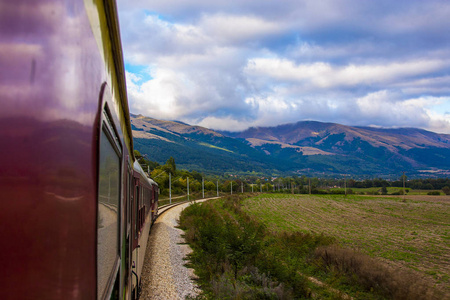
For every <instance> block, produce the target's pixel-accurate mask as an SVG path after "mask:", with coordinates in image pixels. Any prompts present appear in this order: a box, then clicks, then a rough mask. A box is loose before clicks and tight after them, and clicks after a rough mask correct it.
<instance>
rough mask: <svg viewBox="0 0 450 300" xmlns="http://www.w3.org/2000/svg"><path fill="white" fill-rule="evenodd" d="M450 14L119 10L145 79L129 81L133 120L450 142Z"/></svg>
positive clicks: (225, 4)
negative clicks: (356, 131)
mask: <svg viewBox="0 0 450 300" xmlns="http://www.w3.org/2000/svg"><path fill="white" fill-rule="evenodd" d="M449 7H450V5H449V4H448V3H446V2H445V1H439V0H430V1H426V2H423V1H406V2H395V1H388V0H380V1H375V2H370V1H369V2H367V1H354V0H337V1H336V0H327V1H314V0H301V1H297V0H286V1H283V3H280V2H278V1H271V0H261V1H250V0H243V1H240V2H239V3H237V2H230V1H222V0H218V1H205V0H186V1H183V2H179V1H178V2H177V1H173V0H165V1H159V0H152V1H146V0H127V1H124V0H119V9H120V11H119V14H120V24H121V27H122V28H121V31H122V37H123V44H124V54H125V61H126V63H127V64H128V65H132V66H138V67H139V68H138V69H139V70H144V71H139V74H137V73H135V74H133V73H131V71H130V70H128V71H129V72H128V73H127V77H128V81H127V83H128V88H129V97H130V106H131V111H132V112H135V113H142V114H145V115H149V116H152V117H155V118H163V119H178V120H181V121H185V122H189V123H200V124H201V125H204V126H208V127H212V128H216V129H227V128H229V127H231V128H235V129H234V130H237V129H244V128H245V127H247V126H267V125H270V126H272V125H277V124H281V123H287V122H296V121H299V120H303V119H312V120H318V121H328V122H339V123H344V124H346V125H369V124H374V125H378V126H412V127H422V128H428V129H429V128H434V129H435V130H437V131H440V132H442V131H448V132H450V130H449V129H448V125H446V124H448V115H445V114H444V113H441V112H439V110H438V109H437V108H438V107H439V108H440V107H442V104H439V103H438V102H436V101H434V100H432V99H441V100H440V101H441V103H442V101H444V102H445V101H448V96H449V95H450V79H449V78H450V77H449V76H448V69H449V67H450V54H449V53H450V49H449V46H448V45H450V38H449V37H448V35H445V34H442V33H443V31H442V30H443V28H446V25H447V24H449V22H450V21H449V20H450V19H449V18H446V15H448V13H447V12H448V9H449ZM421 12H424V14H423V15H421ZM416 19H417V22H415V21H416ZM440 25H442V26H441V28H440ZM146 72H147V73H148V76H145V73H146ZM149 72H150V73H149ZM446 97H447V98H446ZM443 99H447V100H443ZM439 126H441V127H439ZM439 128H441V129H440V130H439ZM227 130H229V129H227Z"/></svg>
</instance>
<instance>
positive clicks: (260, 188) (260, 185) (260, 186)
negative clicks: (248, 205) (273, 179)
mask: <svg viewBox="0 0 450 300" xmlns="http://www.w3.org/2000/svg"><path fill="white" fill-rule="evenodd" d="M259 191H260V192H261V193H262V183H261V182H260V183H259Z"/></svg>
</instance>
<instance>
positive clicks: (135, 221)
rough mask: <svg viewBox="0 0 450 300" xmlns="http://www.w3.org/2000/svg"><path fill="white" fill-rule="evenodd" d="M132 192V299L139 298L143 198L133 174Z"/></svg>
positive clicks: (137, 179)
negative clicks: (140, 224)
mask: <svg viewBox="0 0 450 300" xmlns="http://www.w3.org/2000/svg"><path fill="white" fill-rule="evenodd" d="M133 174H134V172H133ZM132 194H133V196H134V197H133V200H132V201H131V272H132V277H133V279H132V280H131V286H132V299H137V297H138V295H139V277H138V274H139V270H138V268H139V264H138V262H139V202H140V198H141V197H140V196H141V195H140V194H141V189H140V182H139V178H138V177H137V176H133V193H132ZM133 282H134V284H133Z"/></svg>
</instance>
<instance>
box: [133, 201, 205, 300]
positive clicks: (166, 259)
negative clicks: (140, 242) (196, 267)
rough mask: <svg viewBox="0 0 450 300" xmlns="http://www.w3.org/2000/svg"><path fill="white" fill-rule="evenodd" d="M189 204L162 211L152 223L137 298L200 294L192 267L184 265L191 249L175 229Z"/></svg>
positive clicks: (180, 296)
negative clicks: (139, 294) (140, 290)
mask: <svg viewBox="0 0 450 300" xmlns="http://www.w3.org/2000/svg"><path fill="white" fill-rule="evenodd" d="M188 205H189V203H186V204H182V205H178V206H176V207H174V208H172V209H170V210H168V211H165V212H164V213H162V215H161V216H159V217H158V219H157V220H156V222H155V223H154V224H153V226H152V229H151V233H150V237H149V243H148V246H147V250H146V254H145V263H144V267H143V269H142V275H141V277H142V278H141V281H142V293H141V298H140V299H164V300H167V299H174V300H175V299H185V298H186V296H188V295H190V296H195V295H197V294H198V293H199V290H198V289H197V287H196V286H195V283H194V282H193V280H192V278H193V277H194V272H193V270H192V269H189V268H187V267H185V266H184V265H185V264H186V260H185V258H186V255H187V254H189V253H190V251H191V249H190V247H189V246H188V245H186V244H184V239H183V238H182V237H181V235H182V234H183V231H182V230H181V229H178V228H175V227H176V226H177V225H178V223H177V220H178V219H179V217H180V213H181V211H182V210H183V209H184V208H185V207H187V206H188Z"/></svg>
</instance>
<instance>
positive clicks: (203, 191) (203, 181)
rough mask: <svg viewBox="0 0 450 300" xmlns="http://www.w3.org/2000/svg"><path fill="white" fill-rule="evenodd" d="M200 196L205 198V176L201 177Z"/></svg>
mask: <svg viewBox="0 0 450 300" xmlns="http://www.w3.org/2000/svg"><path fill="white" fill-rule="evenodd" d="M202 198H203V199H205V178H204V177H202Z"/></svg>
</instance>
